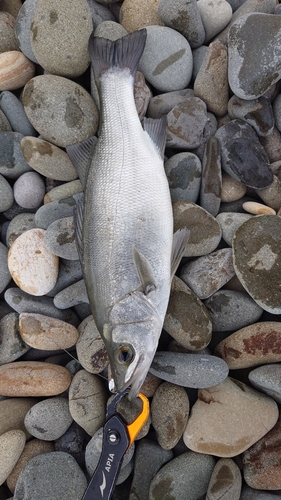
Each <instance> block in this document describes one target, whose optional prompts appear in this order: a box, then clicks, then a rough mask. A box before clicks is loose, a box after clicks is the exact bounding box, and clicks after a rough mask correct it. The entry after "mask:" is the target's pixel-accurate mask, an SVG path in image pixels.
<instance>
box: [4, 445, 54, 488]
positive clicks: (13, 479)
mask: <svg viewBox="0 0 281 500" xmlns="http://www.w3.org/2000/svg"><path fill="white" fill-rule="evenodd" d="M51 451H54V445H53V443H49V442H47V441H42V440H41V439H32V440H31V441H29V442H28V443H26V445H25V447H24V449H23V452H22V454H21V456H20V458H19V460H18V461H17V463H16V465H15V467H14V468H13V470H12V472H11V474H10V475H9V476H8V477H7V486H8V488H9V490H10V491H11V492H12V493H14V491H15V487H16V484H17V481H18V478H19V475H20V473H21V471H22V469H23V468H24V467H25V466H26V465H27V463H28V462H29V460H30V459H31V458H33V457H36V456H37V455H41V454H42V453H50V452H51Z"/></svg>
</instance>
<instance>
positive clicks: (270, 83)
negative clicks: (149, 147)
mask: <svg viewBox="0 0 281 500" xmlns="http://www.w3.org/2000/svg"><path fill="white" fill-rule="evenodd" d="M280 14H281V9H280V6H279V4H277V3H276V0H244V1H243V0H123V1H114V0H98V1H95V0H75V1H74V0H25V1H23V2H22V1H21V0H0V230H1V231H0V500H12V499H13V500H39V499H40V500H81V499H82V497H83V494H84V492H85V490H86V488H87V485H88V483H89V481H90V478H91V476H92V474H93V472H94V470H95V468H96V465H97V463H98V460H99V456H100V453H101V449H102V439H103V434H102V431H103V426H104V424H105V416H106V408H107V404H108V402H109V401H111V398H112V394H111V393H110V392H109V389H108V364H109V360H108V355H107V352H106V349H105V345H104V343H103V340H102V338H101V337H100V334H99V332H98V329H97V327H96V325H95V322H94V319H93V316H92V314H91V310H90V306H89V301H88V297H87V292H86V287H85V284H84V280H83V276H82V269H81V265H80V261H79V255H78V251H77V247H76V242H75V228H74V219H73V209H74V207H75V205H76V199H77V197H78V196H79V195H80V193H82V192H83V190H84V187H85V184H86V182H87V178H86V174H87V163H88V158H90V157H91V154H92V151H93V148H94V146H95V142H96V141H97V137H98V127H99V119H100V102H99V96H98V90H97V87H96V84H95V80H94V75H93V70H92V68H91V67H90V59H89V53H88V41H89V37H90V35H91V33H92V32H93V31H94V34H95V35H96V36H99V37H105V38H109V39H110V40H117V39H118V38H121V37H122V36H124V35H126V34H128V33H132V32H133V31H135V30H138V29H141V28H146V29H147V42H146V46H145V49H144V53H143V55H142V57H141V60H140V64H139V68H138V71H137V74H136V80H135V85H134V97H135V104H136V108H137V111H138V115H139V118H140V120H142V119H143V118H144V117H149V118H160V117H162V116H164V115H165V116H166V117H167V138H166V150H165V161H164V168H165V172H166V175H167V178H168V182H169V187H170V193H171V200H172V206H173V214H174V230H175V231H177V230H178V229H181V228H184V227H187V228H188V229H189V230H190V238H189V241H188V244H187V246H186V249H185V252H184V255H183V258H182V260H181V263H180V265H179V267H178V270H177V272H176V274H175V276H174V277H173V280H172V284H171V294H170V300H169V305H168V309H167V313H166V317H165V321H164V326H163V331H162V334H161V337H160V341H159V346H158V350H157V352H156V354H155V357H154V359H153V362H152V364H151V367H150V370H149V373H148V375H147V377H146V380H145V382H144V384H143V386H142V389H141V392H142V393H143V394H145V395H146V396H147V397H148V398H149V402H150V414H149V418H148V420H147V422H146V424H145V425H144V426H143V428H142V429H141V431H140V433H139V434H138V436H137V438H136V440H135V442H134V443H133V444H132V446H131V447H130V448H129V449H128V451H127V453H126V454H125V456H124V460H123V463H122V467H121V470H120V472H119V475H118V479H117V483H116V487H115V489H114V492H113V495H112V499H113V500H277V498H281V445H280V443H281V418H280V417H279V410H280V404H281V83H280V82H281V16H280ZM116 134H117V136H118V135H119V136H120V140H121V134H122V131H120V130H116ZM82 141H86V142H85V145H86V146H85V148H86V149H85V150H87V155H88V157H87V158H86V161H85V165H84V164H81V165H80V166H79V169H77V170H76V169H75V168H74V165H73V163H74V161H73V163H72V161H71V159H73V157H72V155H73V150H72V149H71V146H72V145H73V144H75V143H77V142H82ZM140 189H141V186H140ZM155 190H157V186H155ZM140 406H141V405H140V400H139V399H137V400H134V401H132V402H129V401H128V400H127V399H126V398H123V399H122V400H121V402H120V404H119V406H118V411H119V412H120V413H121V414H122V416H123V417H124V419H125V420H126V421H127V422H128V423H130V422H132V421H133V420H134V419H135V418H136V416H137V415H138V414H139V412H140ZM93 500H94V499H93Z"/></svg>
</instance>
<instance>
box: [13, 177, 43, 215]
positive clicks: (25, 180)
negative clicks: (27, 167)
mask: <svg viewBox="0 0 281 500" xmlns="http://www.w3.org/2000/svg"><path fill="white" fill-rule="evenodd" d="M44 195H45V183H44V181H43V179H42V177H41V175H39V174H37V172H25V173H24V174H22V175H20V177H18V179H17V180H16V182H15V184H14V197H15V201H16V202H17V203H18V205H19V206H20V207H23V208H37V207H39V206H40V205H41V204H42V201H43V198H44Z"/></svg>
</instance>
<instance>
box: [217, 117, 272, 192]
mask: <svg viewBox="0 0 281 500" xmlns="http://www.w3.org/2000/svg"><path fill="white" fill-rule="evenodd" d="M216 137H217V138H218V140H219V142H220V146H221V161H222V168H223V169H224V170H225V172H227V173H228V174H229V175H231V176H232V177H234V179H236V180H238V181H240V182H242V183H243V184H246V186H248V187H252V188H256V189H259V188H264V187H266V186H269V184H271V182H272V180H273V174H272V171H271V170H270V168H269V159H268V156H267V154H266V152H265V150H264V148H263V147H262V146H261V143H260V142H259V139H258V136H257V134H256V133H255V131H254V130H253V128H252V127H251V126H250V125H248V124H247V123H246V122H244V121H243V120H238V119H235V120H232V121H231V122H229V123H227V124H226V125H223V126H222V127H220V128H219V129H218V130H217V132H216Z"/></svg>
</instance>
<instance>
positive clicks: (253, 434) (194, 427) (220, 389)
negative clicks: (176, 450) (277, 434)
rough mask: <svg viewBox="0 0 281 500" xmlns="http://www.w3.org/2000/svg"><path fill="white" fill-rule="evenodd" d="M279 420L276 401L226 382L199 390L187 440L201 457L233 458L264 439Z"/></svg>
mask: <svg viewBox="0 0 281 500" xmlns="http://www.w3.org/2000/svg"><path fill="white" fill-rule="evenodd" d="M210 403H212V404H210ZM277 419H278V407H277V404H276V403H275V401H273V399H271V398H268V397H267V396H264V395H263V394H261V393H260V392H258V391H256V390H254V389H252V388H250V387H249V386H247V385H246V384H243V383H242V382H240V381H238V380H236V379H233V378H226V379H225V380H224V381H223V382H222V383H220V384H219V385H216V386H213V387H209V388H207V389H200V390H199V392H198V400H197V401H196V403H195V404H194V406H193V408H192V410H191V416H190V418H189V420H188V423H187V426H186V429H185V432H184V436H183V440H184V442H185V444H186V446H187V447H188V448H190V449H191V450H193V451H197V452H198V453H208V454H211V455H215V456H218V457H226V458H230V457H234V456H235V455H238V454H239V453H242V452H243V451H245V450H247V449H248V448H249V447H250V446H252V445H253V444H254V443H256V442H257V441H258V440H259V439H261V438H262V437H263V436H264V435H265V434H266V433H267V432H268V431H269V430H270V429H272V427H273V426H274V425H275V424H276V422H277ZM241 422H243V425H241Z"/></svg>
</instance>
